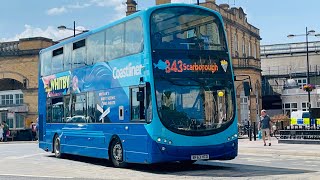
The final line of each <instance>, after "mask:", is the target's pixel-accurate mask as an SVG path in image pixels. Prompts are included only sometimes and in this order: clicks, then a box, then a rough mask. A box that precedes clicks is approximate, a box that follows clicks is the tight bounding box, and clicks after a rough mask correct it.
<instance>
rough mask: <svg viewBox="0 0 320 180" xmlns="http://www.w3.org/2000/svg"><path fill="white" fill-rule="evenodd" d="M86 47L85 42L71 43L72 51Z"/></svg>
mask: <svg viewBox="0 0 320 180" xmlns="http://www.w3.org/2000/svg"><path fill="white" fill-rule="evenodd" d="M85 45H86V40H85V39H82V40H80V41H78V42H75V43H73V50H75V49H78V48H81V47H84V46H85Z"/></svg>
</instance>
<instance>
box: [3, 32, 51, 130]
mask: <svg viewBox="0 0 320 180" xmlns="http://www.w3.org/2000/svg"><path fill="white" fill-rule="evenodd" d="M53 43H54V42H53V41H52V40H51V39H47V38H42V37H35V38H26V39H20V40H19V41H11V42H1V43H0V121H4V120H5V121H7V123H8V124H9V127H10V130H12V131H13V132H14V131H18V130H23V129H26V128H29V126H30V123H31V121H35V120H36V119H37V116H38V115H37V114H38V113H37V112H38V59H39V51H40V50H41V49H43V48H46V47H48V46H51V45H53Z"/></svg>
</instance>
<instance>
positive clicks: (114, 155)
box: [110, 139, 127, 168]
mask: <svg viewBox="0 0 320 180" xmlns="http://www.w3.org/2000/svg"><path fill="white" fill-rule="evenodd" d="M110 158H111V161H112V164H113V165H114V167H118V168H123V167H126V166H127V163H126V162H124V161H123V148H122V144H121V141H120V140H119V139H114V140H113V141H112V143H111V146H110Z"/></svg>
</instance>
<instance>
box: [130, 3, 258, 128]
mask: <svg viewBox="0 0 320 180" xmlns="http://www.w3.org/2000/svg"><path fill="white" fill-rule="evenodd" d="M164 3H171V0H156V5H160V4H164ZM200 5H201V6H205V7H207V8H210V9H213V10H215V11H218V12H219V13H220V14H221V15H222V17H223V20H224V24H225V31H226V33H227V39H228V44H229V48H230V49H229V50H230V52H231V56H232V61H233V68H234V72H235V75H237V79H239V80H242V79H245V78H247V77H248V76H247V75H249V76H250V80H251V84H252V92H251V95H250V96H244V91H243V86H242V82H241V81H236V85H235V86H236V89H237V103H238V112H239V113H238V119H239V123H245V124H246V123H247V121H248V120H249V119H250V120H251V122H253V121H257V120H259V113H260V110H261V107H262V96H261V61H260V40H261V38H260V34H259V29H258V28H256V27H254V26H253V25H251V24H250V23H248V22H247V18H246V14H245V13H244V11H243V9H242V8H241V7H240V8H235V7H232V8H230V6H229V5H228V4H220V5H217V4H216V2H215V0H205V2H201V3H200ZM135 6H136V2H135V1H134V0H127V15H129V14H132V13H134V12H135V11H133V10H135V9H136V7H135Z"/></svg>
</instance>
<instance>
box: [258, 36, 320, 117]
mask: <svg viewBox="0 0 320 180" xmlns="http://www.w3.org/2000/svg"><path fill="white" fill-rule="evenodd" d="M260 49H261V69H262V97H263V106H264V107H265V108H266V109H278V110H281V111H282V112H283V113H284V114H286V115H288V116H290V114H291V112H292V111H297V110H304V111H305V110H307V109H308V108H307V107H308V103H309V102H308V101H309V99H308V93H307V92H306V91H303V89H302V86H303V85H306V84H307V83H308V80H307V79H308V75H307V72H308V69H307V67H308V65H307V57H308V61H309V79H310V82H309V83H310V84H313V85H316V86H317V87H316V90H313V91H312V92H311V93H310V105H311V107H312V108H320V90H319V87H320V54H319V50H320V41H313V42H308V55H307V44H306V42H298V43H285V44H270V45H263V46H261V48H260ZM289 82H292V83H289Z"/></svg>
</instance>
